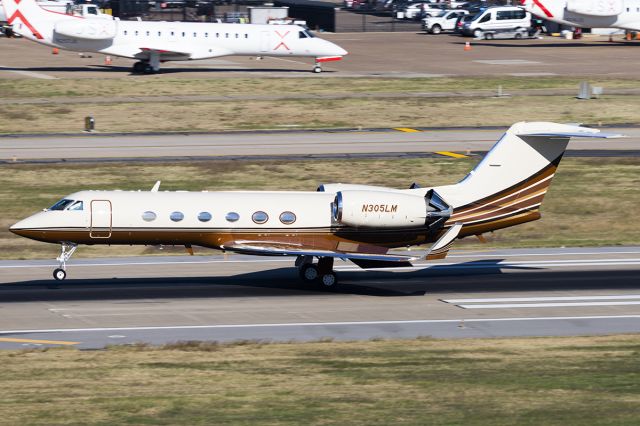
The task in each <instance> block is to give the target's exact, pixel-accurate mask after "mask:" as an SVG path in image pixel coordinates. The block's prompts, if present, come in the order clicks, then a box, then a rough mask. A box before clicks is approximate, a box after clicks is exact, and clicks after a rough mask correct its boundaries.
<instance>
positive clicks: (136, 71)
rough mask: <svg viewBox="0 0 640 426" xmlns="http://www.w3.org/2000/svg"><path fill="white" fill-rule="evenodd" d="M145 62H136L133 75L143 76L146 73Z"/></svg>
mask: <svg viewBox="0 0 640 426" xmlns="http://www.w3.org/2000/svg"><path fill="white" fill-rule="evenodd" d="M144 68H145V65H144V62H140V61H138V62H136V63H135V64H133V73H134V74H142V73H143V72H144Z"/></svg>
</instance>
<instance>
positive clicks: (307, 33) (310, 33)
mask: <svg viewBox="0 0 640 426" xmlns="http://www.w3.org/2000/svg"><path fill="white" fill-rule="evenodd" d="M304 33H305V34H306V35H307V37H309V38H314V37H315V35H314V34H313V33H312V32H311V31H309V30H306V31H305V32H304Z"/></svg>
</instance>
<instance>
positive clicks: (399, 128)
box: [393, 127, 422, 133]
mask: <svg viewBox="0 0 640 426" xmlns="http://www.w3.org/2000/svg"><path fill="white" fill-rule="evenodd" d="M393 130H397V131H399V132H406V133H418V132H421V131H422V130H417V129H411V128H409V127H394V128H393Z"/></svg>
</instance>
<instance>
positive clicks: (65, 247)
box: [53, 243, 78, 281]
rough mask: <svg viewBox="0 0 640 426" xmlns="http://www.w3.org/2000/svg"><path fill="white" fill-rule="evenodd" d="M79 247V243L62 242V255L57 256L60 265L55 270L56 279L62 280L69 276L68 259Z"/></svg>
mask: <svg viewBox="0 0 640 426" xmlns="http://www.w3.org/2000/svg"><path fill="white" fill-rule="evenodd" d="M77 248H78V245H77V244H73V243H62V246H61V249H60V256H58V257H57V258H56V260H57V261H58V262H60V267H59V268H56V269H55V270H54V271H53V278H55V280H56V281H62V280H64V279H65V278H67V260H69V259H70V258H71V255H73V252H74V251H76V249H77Z"/></svg>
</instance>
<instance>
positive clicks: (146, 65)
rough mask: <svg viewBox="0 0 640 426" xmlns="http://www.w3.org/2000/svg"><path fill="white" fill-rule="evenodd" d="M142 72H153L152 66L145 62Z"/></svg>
mask: <svg viewBox="0 0 640 426" xmlns="http://www.w3.org/2000/svg"><path fill="white" fill-rule="evenodd" d="M144 73H145V74H155V70H154V69H153V67H152V66H151V65H149V64H145V65H144Z"/></svg>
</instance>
